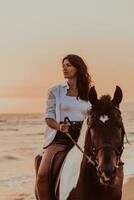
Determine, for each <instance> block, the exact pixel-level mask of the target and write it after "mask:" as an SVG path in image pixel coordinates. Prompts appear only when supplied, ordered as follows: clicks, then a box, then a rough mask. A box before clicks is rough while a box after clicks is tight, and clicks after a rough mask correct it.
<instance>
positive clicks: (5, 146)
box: [0, 103, 134, 200]
mask: <svg viewBox="0 0 134 200" xmlns="http://www.w3.org/2000/svg"><path fill="white" fill-rule="evenodd" d="M121 111H122V116H123V122H124V126H125V129H126V133H127V138H128V140H129V142H130V144H127V142H126V140H125V149H124V153H123V157H122V159H123V161H124V162H125V165H124V172H125V177H130V176H133V175H134V103H126V104H122V106H121ZM44 129H45V123H44V117H43V114H3V115H0V174H1V175H0V191H1V193H0V199H1V200H4V199H6V200H8V199H10V200H12V199H13V200H15V199H16V200H17V197H18V199H28V197H29V195H33V191H34V181H35V174H34V164H33V160H34V156H35V155H36V154H37V152H39V150H40V149H41V148H42V144H43V133H44ZM23 196H24V197H23ZM15 197H16V198H15ZM29 199H30V198H29Z"/></svg>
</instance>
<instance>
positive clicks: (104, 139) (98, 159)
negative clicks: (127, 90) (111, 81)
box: [56, 86, 125, 200]
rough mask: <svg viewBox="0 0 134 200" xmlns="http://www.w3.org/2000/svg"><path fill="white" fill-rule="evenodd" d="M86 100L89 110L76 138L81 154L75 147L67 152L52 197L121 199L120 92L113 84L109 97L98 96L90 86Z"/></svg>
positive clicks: (62, 198)
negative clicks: (89, 103)
mask: <svg viewBox="0 0 134 200" xmlns="http://www.w3.org/2000/svg"><path fill="white" fill-rule="evenodd" d="M89 101H90V102H91V104H92V109H91V110H90V113H89V114H88V117H87V118H86V119H85V121H84V123H83V126H82V130H81V134H80V137H79V140H78V144H79V146H81V147H82V148H83V149H84V154H82V153H81V152H80V151H79V149H78V148H77V147H76V146H74V147H73V148H72V149H71V150H70V152H69V153H68V155H67V157H66V160H65V162H64V166H63V169H62V172H61V177H60V184H59V195H58V196H57V198H56V199H60V200H121V197H122V184H123V163H122V161H121V155H122V152H123V143H124V134H125V131H124V126H123V122H122V117H121V112H120V110H119V104H120V103H121V101H122V91H121V89H120V87H118V86H117V87H116V90H115V93H114V97H113V99H112V100H111V97H110V96H109V95H104V96H102V97H101V98H100V99H98V98H97V93H96V90H95V88H94V87H92V88H91V90H90V92H89ZM84 155H86V157H85V156H84ZM87 157H88V158H89V160H88V159H87Z"/></svg>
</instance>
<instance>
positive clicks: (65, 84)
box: [62, 81, 69, 89]
mask: <svg viewBox="0 0 134 200" xmlns="http://www.w3.org/2000/svg"><path fill="white" fill-rule="evenodd" d="M62 87H66V88H67V89H69V85H68V82H67V81H65V82H64V83H63V84H62Z"/></svg>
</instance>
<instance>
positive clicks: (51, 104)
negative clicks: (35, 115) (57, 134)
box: [45, 89, 69, 133]
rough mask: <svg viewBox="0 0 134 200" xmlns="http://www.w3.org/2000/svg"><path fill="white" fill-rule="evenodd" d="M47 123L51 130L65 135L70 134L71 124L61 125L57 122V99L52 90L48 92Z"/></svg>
mask: <svg viewBox="0 0 134 200" xmlns="http://www.w3.org/2000/svg"><path fill="white" fill-rule="evenodd" d="M45 121H46V123H47V125H48V126H49V127H50V128H53V129H55V130H57V131H61V132H64V133H66V132H68V128H69V124H59V123H57V122H56V99H55V96H54V94H53V93H52V91H51V89H50V90H49V91H48V98H47V108H46V112H45Z"/></svg>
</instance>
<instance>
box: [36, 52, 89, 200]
mask: <svg viewBox="0 0 134 200" xmlns="http://www.w3.org/2000/svg"><path fill="white" fill-rule="evenodd" d="M62 67H63V74H64V78H65V79H67V82H66V83H65V84H62V85H58V86H54V87H53V88H51V89H50V90H49V93H48V100H47V109H46V113H45V120H46V124H47V128H46V131H45V134H44V154H43V156H42V160H41V163H40V166H39V165H38V172H37V178H36V192H37V196H38V197H37V198H38V199H39V200H49V199H50V198H51V197H50V195H51V194H50V186H49V181H48V180H49V169H50V163H51V160H52V158H53V156H54V155H55V154H56V153H57V152H59V151H64V150H65V149H66V148H69V147H71V146H72V145H73V144H72V142H71V140H70V139H69V138H68V137H67V135H66V133H67V132H68V131H69V133H70V134H71V136H72V137H73V139H74V140H75V141H77V140H78V137H79V134H80V128H81V126H82V123H83V120H84V118H85V116H86V115H87V111H88V110H89V109H90V108H91V104H90V103H89V101H88V92H89V88H90V86H91V77H90V75H89V73H88V70H87V66H86V64H85V62H84V61H83V59H82V58H81V57H79V56H77V55H68V56H66V57H65V58H63V60H62ZM66 116H67V117H69V119H70V120H71V121H70V123H67V124H66V123H64V118H65V117H66Z"/></svg>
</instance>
